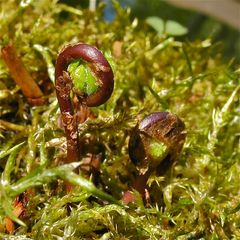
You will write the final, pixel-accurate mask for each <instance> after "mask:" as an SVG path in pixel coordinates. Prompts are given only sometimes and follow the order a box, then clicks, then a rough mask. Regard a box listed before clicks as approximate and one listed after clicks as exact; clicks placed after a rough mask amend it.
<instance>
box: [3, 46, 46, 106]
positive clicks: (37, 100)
mask: <svg viewBox="0 0 240 240" xmlns="http://www.w3.org/2000/svg"><path fill="white" fill-rule="evenodd" d="M2 56H3V60H4V62H5V63H6V65H7V67H8V69H9V71H10V75H11V77H12V78H13V80H14V81H15V82H16V84H17V85H18V86H20V88H21V90H22V92H23V94H24V96H26V97H27V99H28V102H29V104H31V105H42V104H43V103H44V98H43V93H42V91H41V89H40V88H39V87H38V85H37V84H36V82H35V81H34V80H33V78H32V77H31V75H30V74H29V72H28V71H27V70H26V68H25V66H24V64H23V62H22V60H21V58H20V57H19V56H18V54H17V51H16V49H15V48H14V46H13V45H7V46H5V47H3V48H2Z"/></svg>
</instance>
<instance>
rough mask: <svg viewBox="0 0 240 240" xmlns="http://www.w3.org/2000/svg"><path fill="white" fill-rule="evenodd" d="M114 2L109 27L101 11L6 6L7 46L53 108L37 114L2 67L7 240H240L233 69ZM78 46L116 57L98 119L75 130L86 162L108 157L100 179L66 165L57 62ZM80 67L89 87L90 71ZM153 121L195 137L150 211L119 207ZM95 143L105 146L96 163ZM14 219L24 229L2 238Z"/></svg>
mask: <svg viewBox="0 0 240 240" xmlns="http://www.w3.org/2000/svg"><path fill="white" fill-rule="evenodd" d="M113 2H114V6H115V8H116V12H117V15H116V18H115V19H114V20H113V22H111V23H107V22H105V21H104V20H103V18H102V13H103V5H100V6H98V8H97V10H96V12H89V11H88V10H84V9H75V8H71V7H69V6H66V5H64V4H60V3H56V1H45V0H39V1H30V3H29V5H26V6H24V7H21V6H19V5H18V2H17V1H5V2H4V3H0V8H1V14H0V35H1V36H2V38H1V40H0V45H1V47H3V46H4V45H5V44H7V43H10V42H11V43H13V44H14V46H15V47H16V49H17V50H18V52H19V54H20V55H21V57H22V60H23V62H24V64H25V65H26V68H27V70H28V71H29V72H30V73H31V75H32V76H33V78H34V80H35V81H36V82H37V84H39V85H40V87H41V89H42V90H43V92H44V94H45V96H46V98H47V100H48V104H45V105H43V106H35V107H31V106H29V104H28V103H27V100H26V98H25V97H24V96H23V94H22V92H21V91H20V90H19V87H18V86H16V85H15V83H14V81H13V80H12V78H11V76H10V74H9V71H8V69H7V67H6V66H5V64H4V62H3V60H2V59H0V96H1V105H0V113H1V121H0V171H1V180H0V236H1V237H0V238H3V239H56V238H59V239H60V238H64V237H65V238H69V239H101V238H102V239H104V238H109V239H211V238H216V239H231V238H232V239H239V238H240V232H239V229H240V224H239V223H240V217H239V182H240V167H239V166H240V165H239V159H240V152H239V142H238V141H239V134H238V132H239V101H238V99H237V96H238V95H239V77H240V70H239V68H238V66H237V64H236V63H235V62H234V61H231V62H229V63H225V62H223V60H222V57H221V49H219V45H218V44H214V43H212V42H211V40H210V39H206V40H204V41H195V42H188V41H180V40H179V39H174V38H172V37H171V38H167V37H166V36H163V35H158V34H157V33H156V32H154V31H153V30H152V29H151V28H150V26H148V25H146V24H145V23H144V22H142V21H140V20H137V19H135V20H131V18H130V17H129V11H128V10H127V9H122V8H120V7H119V6H118V4H117V1H113ZM43 33H44V34H43ZM77 41H80V42H85V43H87V44H93V45H96V43H97V46H98V47H99V49H100V50H101V51H102V52H109V51H110V52H111V53H112V60H111V61H112V62H111V65H112V66H113V69H114V75H115V86H114V92H113V95H112V96H111V98H110V99H109V101H108V102H107V103H105V104H104V105H103V106H100V107H98V108H96V109H95V108H93V109H91V111H92V112H93V113H94V115H95V116H96V118H93V119H88V121H86V122H84V123H82V124H81V125H79V130H80V136H79V137H80V138H81V139H82V141H81V143H86V142H87V143H88V144H89V145H87V146H86V147H85V148H84V151H83V153H84V154H85V155H84V156H83V159H84V160H88V159H89V158H90V157H92V156H97V157H99V156H103V162H102V164H101V167H100V170H101V174H100V175H99V176H98V178H96V179H92V176H89V175H87V174H85V173H83V172H81V173H80V175H79V176H78V175H77V174H76V173H74V171H73V168H74V167H76V166H78V164H75V163H74V164H73V165H60V163H61V162H62V159H63V158H64V157H65V156H66V147H65V146H66V140H65V135H64V130H63V129H62V128H61V124H60V125H59V109H58V103H57V100H56V95H55V89H54V84H53V69H52V64H51V63H52V62H54V61H55V59H56V56H57V53H58V52H59V50H60V49H61V47H63V45H64V44H67V43H70V42H77ZM36 45H37V48H36ZM40 53H41V54H40ZM76 65H78V64H76ZM77 68H79V72H80V75H81V76H84V77H83V78H84V79H85V77H86V75H87V73H86V72H85V69H84V68H83V67H79V66H77ZM89 78H90V79H91V80H93V79H92V77H91V76H90V77H89ZM51 79H52V81H51ZM84 79H83V81H80V82H79V84H80V87H81V88H82V89H83V90H84V91H85V92H86V93H87V94H91V93H92V92H94V91H95V87H96V84H95V83H94V81H93V87H91V88H90V89H87V88H86V87H85V86H84V81H85V80H84ZM155 111H171V112H173V113H174V114H177V115H178V116H179V117H180V118H181V119H182V120H183V121H184V122H185V125H186V130H187V139H186V142H185V145H184V148H183V151H182V154H181V156H179V160H178V162H176V163H174V164H173V166H172V168H171V169H170V171H169V172H167V173H166V174H164V175H162V176H151V177H150V179H149V181H148V183H149V193H150V196H151V204H150V205H149V206H147V207H146V206H144V204H143V201H142V200H141V197H140V196H139V194H137V193H134V194H135V196H136V199H137V201H136V203H135V204H132V205H131V206H129V207H123V206H121V204H119V202H118V201H117V202H116V199H117V200H119V199H121V197H122V193H123V192H124V191H126V190H128V189H129V185H130V182H132V181H133V179H134V176H135V167H134V166H133V164H132V163H131V161H130V159H129V156H128V140H129V135H130V133H131V131H133V129H134V127H135V126H136V124H137V123H138V121H139V119H143V117H145V116H146V115H148V114H149V113H151V112H155ZM79 113H80V115H81V114H85V113H86V112H79ZM10 123H13V125H11V124H10ZM83 145H84V144H83ZM91 145H92V146H100V147H99V149H98V152H97V153H96V152H94V151H95V150H94V151H92V150H93V149H95V148H94V147H89V146H91ZM81 146H82V145H81ZM153 150H154V151H153V152H154V155H159V154H160V153H159V152H158V151H155V147H154V148H153ZM66 180H68V181H70V182H72V183H73V184H75V185H77V187H76V188H74V190H73V191H72V192H71V193H66V192H65V191H64V186H65V184H64V181H66ZM92 180H94V182H95V185H94V184H93V183H92ZM26 190H28V191H27V194H30V195H28V197H27V199H28V200H27V202H28V204H27V205H26V209H25V213H24V215H21V216H19V217H18V218H19V219H20V221H19V220H17V219H16V218H15V217H14V216H13V214H12V211H11V206H13V202H14V199H15V197H16V195H17V194H19V193H21V192H23V191H26ZM106 192H107V193H108V194H106ZM6 216H9V217H11V218H12V219H14V220H16V221H18V224H15V229H16V230H15V232H14V234H7V233H5V232H4V219H5V217H6ZM26 226H27V227H26Z"/></svg>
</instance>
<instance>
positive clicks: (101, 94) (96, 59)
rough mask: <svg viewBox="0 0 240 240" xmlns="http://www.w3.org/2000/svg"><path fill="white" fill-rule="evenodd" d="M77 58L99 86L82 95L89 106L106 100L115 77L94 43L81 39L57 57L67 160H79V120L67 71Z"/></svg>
mask: <svg viewBox="0 0 240 240" xmlns="http://www.w3.org/2000/svg"><path fill="white" fill-rule="evenodd" d="M74 60H83V61H85V62H86V63H88V64H89V67H90V69H91V71H92V73H93V74H94V76H95V77H96V80H97V82H98V86H99V89H98V90H97V91H96V92H95V93H93V94H91V95H89V96H86V95H85V94H84V93H83V94H82V95H81V96H80V101H81V104H83V105H87V106H89V107H93V106H99V105H101V104H103V103H105V102H106V101H107V100H108V99H109V97H110V96H111V94H112V91H113V86H114V80H113V72H112V68H111V66H110V64H109V63H108V61H107V60H106V59H105V57H104V56H103V54H102V53H101V52H100V51H99V50H98V49H96V48H95V47H93V46H90V45H87V44H82V43H78V44H75V45H68V46H66V47H65V48H64V49H63V50H62V51H61V52H60V54H59V55H58V57H57V60H56V69H55V79H56V94H57V98H58V102H59V107H60V110H61V114H62V121H63V124H64V127H65V133H66V137H67V162H73V161H78V160H79V155H80V149H79V146H78V144H79V142H78V123H77V118H76V116H75V114H74V110H73V104H72V100H71V96H70V93H71V90H72V80H71V78H70V76H69V74H68V72H67V68H68V65H69V64H70V63H71V62H72V61H74Z"/></svg>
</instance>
